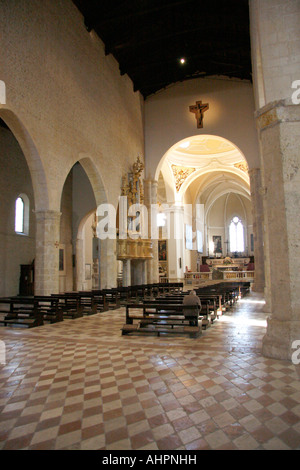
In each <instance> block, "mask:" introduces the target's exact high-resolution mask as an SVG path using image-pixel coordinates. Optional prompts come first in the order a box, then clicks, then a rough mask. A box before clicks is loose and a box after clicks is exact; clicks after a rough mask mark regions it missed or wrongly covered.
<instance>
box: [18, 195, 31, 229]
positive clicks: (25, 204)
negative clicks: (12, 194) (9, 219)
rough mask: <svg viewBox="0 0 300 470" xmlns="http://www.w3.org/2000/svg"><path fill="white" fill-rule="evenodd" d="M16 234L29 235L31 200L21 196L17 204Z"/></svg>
mask: <svg viewBox="0 0 300 470" xmlns="http://www.w3.org/2000/svg"><path fill="white" fill-rule="evenodd" d="M15 232H16V233H20V234H23V235H28V232H29V199H28V197H27V196H26V194H20V195H19V196H18V197H17V199H16V202H15Z"/></svg>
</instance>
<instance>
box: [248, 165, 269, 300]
mask: <svg viewBox="0 0 300 470" xmlns="http://www.w3.org/2000/svg"><path fill="white" fill-rule="evenodd" d="M249 176H250V188H251V201H252V207H253V235H254V260H255V272H254V283H253V285H252V290H253V291H255V292H264V289H265V262H264V208H263V197H262V183H261V174H260V169H259V168H254V169H252V170H249Z"/></svg>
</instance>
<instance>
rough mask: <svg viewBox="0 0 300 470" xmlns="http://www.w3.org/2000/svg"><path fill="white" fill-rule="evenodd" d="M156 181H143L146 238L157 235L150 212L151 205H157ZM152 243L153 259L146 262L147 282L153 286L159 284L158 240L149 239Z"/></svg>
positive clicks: (155, 224) (154, 220) (154, 222)
mask: <svg viewBox="0 0 300 470" xmlns="http://www.w3.org/2000/svg"><path fill="white" fill-rule="evenodd" d="M157 184H158V183H157V181H155V180H145V181H144V200H145V206H146V208H147V211H148V236H149V238H150V237H151V233H152V234H153V233H157V230H156V228H157V220H156V219H155V217H153V213H152V212H151V205H152V204H157ZM151 241H152V253H153V258H152V259H151V260H149V261H147V273H146V274H147V282H148V283H149V284H153V283H156V282H159V273H158V239H157V238H156V237H155V238H151Z"/></svg>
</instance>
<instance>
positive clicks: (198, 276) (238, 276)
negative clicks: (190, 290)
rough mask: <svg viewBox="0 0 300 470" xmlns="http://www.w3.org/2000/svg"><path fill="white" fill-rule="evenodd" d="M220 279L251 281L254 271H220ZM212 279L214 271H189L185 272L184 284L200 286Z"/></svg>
mask: <svg viewBox="0 0 300 470" xmlns="http://www.w3.org/2000/svg"><path fill="white" fill-rule="evenodd" d="M218 279H221V280H224V281H226V280H230V281H248V282H249V281H250V282H252V281H253V280H254V271H229V270H227V271H219V272H218ZM208 280H210V281H212V280H213V272H206V273H205V272H204V273H202V272H188V273H184V284H185V285H186V286H189V285H190V286H199V285H201V283H202V282H203V281H208Z"/></svg>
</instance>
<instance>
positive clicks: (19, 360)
mask: <svg viewBox="0 0 300 470" xmlns="http://www.w3.org/2000/svg"><path fill="white" fill-rule="evenodd" d="M263 308H264V303H263V301H262V300H261V298H260V297H259V296H258V295H256V294H254V293H251V294H250V295H249V296H247V297H246V298H244V299H243V300H242V301H240V302H239V303H238V304H237V305H236V306H235V307H234V308H233V309H232V310H231V312H230V313H227V314H225V315H223V316H222V317H221V318H220V319H219V320H218V321H217V322H216V323H214V324H213V325H212V326H211V328H209V329H207V330H206V331H204V332H203V335H202V336H201V337H199V338H197V339H192V338H188V337H183V336H178V337H177V336H175V335H169V336H167V335H166V336H160V337H157V336H137V335H135V336H134V335H129V336H121V327H122V325H123V323H125V309H124V308H120V309H119V310H115V311H110V312H106V313H101V314H97V315H93V316H90V317H84V318H80V319H76V320H66V321H64V322H63V323H59V324H54V325H44V326H42V327H38V328H35V329H31V330H25V329H20V328H11V327H8V328H5V327H1V328H0V340H2V341H3V342H4V344H5V348H6V364H5V365H0V413H1V414H0V449H1V450H17V449H29V450H39V449H40V450H41V449H42V450H48V449H49V450H58V449H69V450H71V449H79V450H92V449H97V450H133V449H135V450H137V449H139V450H140V449H142V450H201V449H228V450H231V449H240V450H248V449H251V450H252V449H270V450H271V449H300V380H299V377H300V374H299V371H298V370H297V369H296V366H294V365H293V364H291V363H289V362H285V361H279V360H273V359H268V358H265V357H263V356H262V355H261V353H260V350H261V341H262V337H263V335H264V334H265V329H266V314H265V313H264V312H263Z"/></svg>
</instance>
